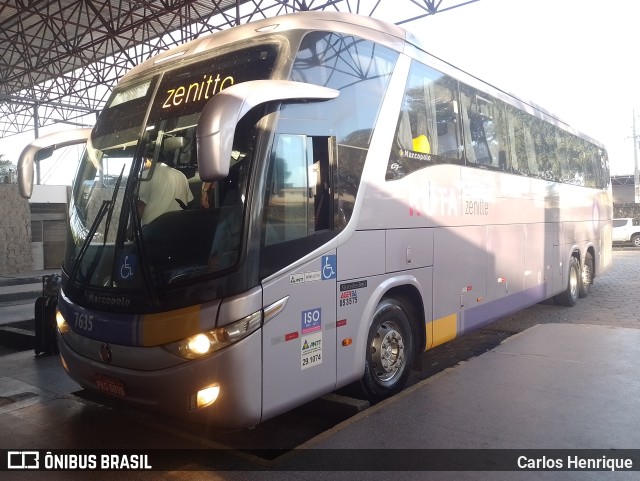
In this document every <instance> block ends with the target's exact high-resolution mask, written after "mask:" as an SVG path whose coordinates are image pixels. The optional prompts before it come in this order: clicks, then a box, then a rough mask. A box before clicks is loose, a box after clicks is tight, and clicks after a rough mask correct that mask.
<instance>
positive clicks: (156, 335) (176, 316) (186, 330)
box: [139, 304, 202, 346]
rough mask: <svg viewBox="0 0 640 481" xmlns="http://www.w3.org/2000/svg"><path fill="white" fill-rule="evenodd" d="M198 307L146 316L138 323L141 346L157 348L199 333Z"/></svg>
mask: <svg viewBox="0 0 640 481" xmlns="http://www.w3.org/2000/svg"><path fill="white" fill-rule="evenodd" d="M200 307H201V306H200V305H199V304H198V305H195V306H189V307H185V308H183V309H176V310H174V311H169V312H158V313H156V314H146V315H145V316H144V317H143V318H142V320H141V321H140V326H139V329H140V330H139V332H140V334H141V339H140V340H141V344H142V345H143V346H157V345H159V344H166V343H168V342H172V341H177V340H179V339H184V338H185V337H189V336H192V335H194V334H197V333H199V332H200V331H201V330H202V328H201V327H200Z"/></svg>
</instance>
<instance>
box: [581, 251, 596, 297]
mask: <svg viewBox="0 0 640 481" xmlns="http://www.w3.org/2000/svg"><path fill="white" fill-rule="evenodd" d="M591 284H593V257H591V253H589V252H587V255H586V256H585V257H584V264H582V276H580V287H579V290H578V296H579V297H587V296H588V295H589V291H591Z"/></svg>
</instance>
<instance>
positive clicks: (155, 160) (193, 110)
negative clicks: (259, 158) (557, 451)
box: [65, 43, 279, 290]
mask: <svg viewBox="0 0 640 481" xmlns="http://www.w3.org/2000/svg"><path fill="white" fill-rule="evenodd" d="M278 50H279V49H278V45H277V44H275V43H274V44H268V43H267V44H262V45H259V46H255V47H250V48H244V49H238V50H235V51H232V52H227V53H225V54H222V55H220V56H218V57H215V58H213V59H208V60H207V61H204V62H200V63H197V64H190V65H187V66H183V67H180V68H177V69H174V70H171V71H168V72H165V73H164V74H163V76H162V77H161V78H154V79H153V80H146V81H142V82H139V83H136V84H131V83H130V84H128V85H127V86H124V87H121V88H119V89H118V90H116V91H114V93H113V95H112V96H111V99H110V101H109V103H108V105H107V108H106V109H105V111H104V112H103V113H102V114H101V117H100V119H99V120H98V122H97V124H96V126H95V128H94V130H93V133H92V136H91V139H90V140H89V142H88V144H87V149H86V152H85V155H84V158H83V160H82V162H81V165H80V167H79V170H78V174H77V177H76V181H75V183H74V191H73V199H72V202H71V212H70V226H69V234H68V242H67V251H66V256H65V269H66V270H67V272H69V273H71V277H72V281H76V282H80V283H81V284H88V285H91V286H94V287H109V288H122V289H127V290H131V289H142V288H146V289H147V290H149V289H151V288H163V287H169V286H171V285H173V284H178V283H180V282H182V281H185V280H188V279H191V278H194V277H198V276H202V275H210V274H216V273H219V272H224V271H227V270H228V269H230V268H232V267H233V266H234V265H235V264H236V263H237V261H238V259H239V255H240V247H241V237H242V235H241V232H242V225H243V220H244V214H245V208H244V207H245V197H246V188H247V174H248V172H249V170H250V167H251V158H250V157H251V156H250V155H249V154H250V152H251V149H252V147H251V145H252V142H253V138H254V129H253V124H252V123H251V122H252V121H251V119H252V118H253V117H252V116H247V118H246V119H244V121H243V122H241V124H240V125H239V126H238V129H237V133H236V135H235V140H234V145H233V151H232V155H231V162H230V164H231V168H230V170H229V175H228V176H227V177H226V178H225V179H221V180H218V181H216V182H213V183H209V182H202V181H201V179H200V177H199V174H198V160H197V150H196V126H197V122H198V119H199V117H200V112H201V111H202V108H203V107H204V105H206V103H207V102H208V101H209V100H210V99H211V98H212V97H213V96H214V95H215V94H217V93H218V92H220V91H221V90H223V89H225V88H227V87H229V86H231V85H234V84H236V83H240V82H245V81H248V80H261V79H267V78H270V77H271V75H272V72H273V70H274V66H275V60H276V56H277V52H278ZM156 85H157V88H156ZM145 118H146V119H145ZM254 123H255V119H254Z"/></svg>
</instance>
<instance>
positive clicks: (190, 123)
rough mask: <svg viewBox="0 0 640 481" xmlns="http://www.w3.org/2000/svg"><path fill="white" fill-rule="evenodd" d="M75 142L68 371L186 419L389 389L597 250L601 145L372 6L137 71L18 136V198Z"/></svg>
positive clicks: (573, 279)
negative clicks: (95, 106)
mask: <svg viewBox="0 0 640 481" xmlns="http://www.w3.org/2000/svg"><path fill="white" fill-rule="evenodd" d="M80 140H82V141H86V142H87V147H86V152H85V154H84V158H83V160H82V161H81V164H80V166H79V169H78V172H77V175H76V179H75V182H74V185H73V192H72V199H71V203H70V210H69V219H70V222H69V228H68V237H67V247H66V255H65V258H64V263H63V266H62V267H63V284H62V289H61V293H60V296H59V300H58V309H59V313H58V330H59V336H58V342H59V345H60V353H61V358H62V364H63V366H64V368H65V369H66V371H67V372H68V373H69V375H70V376H71V377H72V378H73V379H74V380H76V381H77V382H78V383H79V384H80V385H81V386H83V387H84V388H86V389H89V390H93V391H96V392H101V393H104V394H105V395H107V396H113V397H116V398H121V399H123V400H125V401H127V402H129V403H132V404H134V405H136V406H138V407H141V408H143V409H151V410H157V411H160V412H164V413H168V414H170V415H173V416H179V417H183V418H187V419H191V420H194V421H198V422H208V423H211V424H212V425H218V426H225V427H243V426H252V425H255V424H257V423H260V422H261V421H264V420H266V419H268V418H271V417H273V416H275V415H277V414H280V413H282V412H285V411H287V410H289V409H291V408H293V407H295V406H297V405H300V404H302V403H304V402H307V401H309V400H311V399H314V398H316V397H318V396H321V395H323V394H325V393H328V392H331V391H333V390H335V389H337V388H340V387H342V386H345V385H347V384H349V383H353V382H355V381H358V380H360V381H361V383H362V386H363V388H364V390H365V392H366V393H367V394H368V396H370V397H371V398H372V399H374V400H377V399H381V398H384V397H387V396H390V395H392V394H394V393H396V392H398V391H399V390H400V389H401V388H402V387H403V385H404V383H405V381H406V380H407V377H408V374H409V370H410V369H411V367H412V365H413V360H414V358H415V357H416V356H419V355H420V354H421V353H422V352H423V351H425V350H428V349H431V348H433V347H434V346H437V345H439V344H442V343H444V342H447V341H449V340H451V339H454V338H456V337H459V336H461V335H463V334H464V333H466V332H469V331H472V330H474V329H476V328H478V327H480V326H483V325H486V324H487V323H489V322H491V321H493V320H495V319H497V318H500V317H502V316H505V315H508V314H509V313H512V312H515V311H517V310H520V309H522V308H525V307H527V306H530V305H532V304H534V303H537V302H540V301H543V300H545V299H548V298H554V299H555V300H556V301H557V302H558V303H560V304H564V305H569V306H570V305H573V304H575V303H576V301H577V300H578V298H579V297H583V296H586V295H587V294H588V293H589V289H590V286H591V284H592V282H593V280H594V278H595V277H596V276H597V275H600V274H602V273H603V272H604V271H605V270H607V268H608V267H609V266H610V264H611V218H612V198H611V190H610V182H609V170H608V164H607V157H606V152H605V150H604V148H603V147H602V145H600V144H598V143H597V142H595V141H593V140H591V139H589V138H588V137H586V136H584V135H581V134H579V133H577V132H576V131H574V130H573V129H571V128H570V127H569V126H567V125H566V124H564V123H563V122H561V121H560V120H558V119H557V118H555V117H553V116H551V115H549V114H548V113H546V112H545V111H543V110H541V109H540V108H538V107H537V106H535V105H533V104H531V103H527V102H524V101H522V100H520V99H518V98H515V97H513V96H511V95H508V94H507V93H505V92H504V91H502V90H499V89H497V88H494V87H493V86H491V85H488V84H486V83H484V82H482V81H480V80H479V79H477V78H475V77H473V76H470V75H468V74H467V73H465V72H462V71H460V70H458V69H456V68H455V67H453V66H452V65H451V64H448V63H446V62H444V61H442V60H440V59H438V58H435V57H433V56H431V55H429V54H428V53H427V52H426V49H425V48H424V47H423V46H422V45H421V44H420V42H419V41H418V40H416V39H415V38H414V37H413V36H412V35H410V34H409V33H407V32H406V31H404V30H403V29H401V28H399V27H397V26H395V25H389V24H386V23H383V22H381V21H378V20H374V19H371V18H367V17H360V16H356V15H352V14H343V13H322V12H307V13H296V14H292V15H285V16H281V17H276V18H270V19H265V20H261V21H258V22H254V23H250V24H246V25H242V26H238V27H235V28H232V29H229V30H226V31H222V32H219V33H216V34H214V35H211V36H206V37H202V38H199V39H197V40H194V41H192V42H191V43H188V44H185V45H183V46H180V47H176V48H174V49H172V50H169V51H167V52H165V53H162V54H160V55H158V56H157V57H155V58H152V59H150V60H148V61H146V62H144V63H143V64H141V65H140V66H138V67H136V68H134V69H133V70H131V71H130V72H129V73H128V74H127V75H125V76H124V77H123V78H122V80H121V81H120V83H119V85H118V86H117V87H116V88H115V90H114V92H113V94H112V96H111V98H110V100H109V101H108V103H107V106H106V108H105V109H104V111H103V112H102V114H101V115H100V117H99V119H98V121H97V123H96V125H95V127H94V128H93V130H91V131H88V130H85V131H77V132H75V133H74V132H72V133H69V132H67V133H64V134H60V135H52V136H49V137H43V138H41V139H38V140H37V141H35V142H34V143H32V144H31V145H30V146H28V147H27V148H26V149H25V150H24V152H23V155H22V156H21V159H20V166H19V173H20V187H21V190H22V193H23V195H24V196H28V195H30V191H31V188H32V179H33V165H34V161H36V160H37V159H39V158H42V157H44V156H46V155H47V154H48V153H49V152H50V151H51V149H53V148H57V147H59V146H62V145H67V144H71V143H74V142H78V141H80ZM174 171H175V172H174ZM168 173H169V177H167V175H168ZM176 174H177V175H176ZM165 178H171V179H172V180H171V182H165V183H164V184H162V179H165ZM183 183H187V184H188V186H189V188H190V189H189V192H187V193H186V194H184V192H183V193H182V194H176V193H175V192H177V191H176V190H175V189H177V188H179V187H180V185H179V184H183ZM174 188H175V189H174ZM149 189H160V191H161V195H160V196H161V197H162V195H164V197H165V200H166V198H169V202H168V203H165V206H164V207H159V206H160V203H156V202H155V201H153V202H151V201H149V198H148V195H147V194H146V192H148V191H149ZM143 192H145V196H146V197H144V200H143V201H144V202H145V203H150V204H152V205H147V206H146V208H148V209H150V208H155V210H156V211H157V212H155V215H154V218H153V219H149V220H147V221H145V220H144V215H142V216H141V215H140V211H139V209H138V206H139V205H140V200H141V199H142V193H143ZM174 197H175V199H174ZM174 200H175V202H174Z"/></svg>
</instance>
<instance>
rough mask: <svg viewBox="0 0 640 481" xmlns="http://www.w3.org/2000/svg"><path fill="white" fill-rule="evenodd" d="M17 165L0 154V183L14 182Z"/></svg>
mask: <svg viewBox="0 0 640 481" xmlns="http://www.w3.org/2000/svg"><path fill="white" fill-rule="evenodd" d="M16 172H17V167H16V166H15V164H14V163H13V162H11V161H10V160H6V159H5V158H4V154H0V183H1V184H9V183H12V182H15V175H16Z"/></svg>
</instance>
